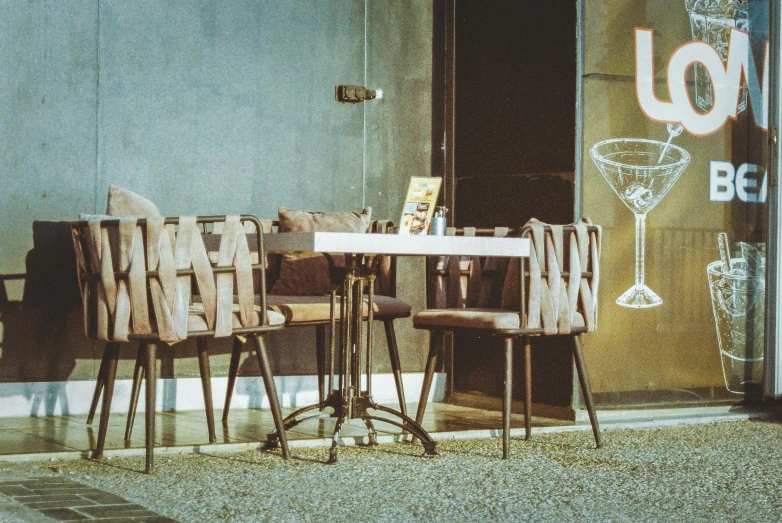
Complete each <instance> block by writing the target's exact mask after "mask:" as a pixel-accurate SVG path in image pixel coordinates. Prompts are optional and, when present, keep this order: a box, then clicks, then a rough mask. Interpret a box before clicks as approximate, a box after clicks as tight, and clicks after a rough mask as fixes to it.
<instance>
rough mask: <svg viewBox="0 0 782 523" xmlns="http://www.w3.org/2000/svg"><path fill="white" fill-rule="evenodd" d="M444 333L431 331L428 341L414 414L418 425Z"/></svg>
mask: <svg viewBox="0 0 782 523" xmlns="http://www.w3.org/2000/svg"><path fill="white" fill-rule="evenodd" d="M444 337H445V333H444V332H443V331H440V330H434V331H432V338H434V339H432V340H431V341H430V343H429V357H428V358H427V360H426V369H425V370H424V382H423V384H422V385H421V397H420V398H419V399H418V410H417V411H416V414H415V422H416V423H417V424H418V425H420V424H421V422H422V421H423V419H424V412H425V411H426V402H427V401H429V391H430V389H431V388H432V378H433V377H434V371H435V369H436V368H437V360H438V359H439V357H440V351H441V349H442V343H443V339H444Z"/></svg>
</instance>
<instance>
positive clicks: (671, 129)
mask: <svg viewBox="0 0 782 523" xmlns="http://www.w3.org/2000/svg"><path fill="white" fill-rule="evenodd" d="M666 127H667V128H668V141H667V142H665V147H663V150H662V152H661V153H660V157H659V158H658V159H657V163H658V164H659V163H660V162H661V161H663V156H665V152H666V151H667V150H668V147H669V146H670V145H671V140H673V139H674V138H675V137H677V136H679V135H680V134H682V131H684V127H682V126H681V125H679V124H676V125H673V124H670V123H669V124H668V125H666Z"/></svg>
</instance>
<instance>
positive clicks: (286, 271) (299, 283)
mask: <svg viewBox="0 0 782 523" xmlns="http://www.w3.org/2000/svg"><path fill="white" fill-rule="evenodd" d="M278 214H279V220H280V225H279V232H314V231H328V232H358V233H364V232H366V231H367V230H368V229H369V225H370V222H371V220H372V208H371V207H368V208H366V209H364V210H363V211H361V212H360V213H358V212H308V211H296V210H293V209H285V208H282V207H281V208H280V209H279V211H278ZM333 258H334V262H335V264H336V265H337V266H340V265H342V266H344V263H345V262H344V257H342V256H334V257H333ZM328 269H329V264H328V261H327V260H326V257H325V256H323V255H322V254H286V255H284V256H283V257H282V261H281V263H280V277H279V278H278V279H277V281H276V282H275V284H274V286H273V287H272V290H271V291H270V294H286V295H293V296H305V295H315V294H329V293H330V292H331V283H330V279H329V270H328Z"/></svg>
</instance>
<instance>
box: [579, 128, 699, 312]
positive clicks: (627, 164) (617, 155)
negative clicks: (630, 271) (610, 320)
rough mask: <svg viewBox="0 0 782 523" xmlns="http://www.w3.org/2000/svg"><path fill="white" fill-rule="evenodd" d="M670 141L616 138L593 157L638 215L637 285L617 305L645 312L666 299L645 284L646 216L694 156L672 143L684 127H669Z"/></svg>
mask: <svg viewBox="0 0 782 523" xmlns="http://www.w3.org/2000/svg"><path fill="white" fill-rule="evenodd" d="M669 131H670V132H671V136H670V137H669V139H668V142H667V143H666V142H658V141H656V140H645V139H640V138H615V139H611V140H605V141H602V142H599V143H596V144H595V145H594V146H592V149H591V151H590V154H591V156H592V161H594V162H595V165H597V167H598V169H600V173H601V174H602V175H603V178H605V180H606V181H607V182H608V184H609V185H610V186H611V188H612V189H613V190H614V192H615V193H616V195H617V196H619V198H620V199H621V200H622V201H623V202H624V204H625V205H626V206H627V207H628V208H629V209H630V210H631V211H633V214H634V215H635V283H634V284H633V285H632V286H631V287H630V288H629V289H627V291H626V292H625V293H624V294H622V295H621V296H619V298H617V300H616V303H617V305H622V306H624V307H632V308H637V309H643V308H647V307H654V306H655V305H660V304H661V303H662V299H661V298H660V297H659V296H658V295H657V294H656V293H655V292H654V291H652V290H651V289H650V288H649V287H648V286H647V285H646V283H645V282H644V265H645V262H644V256H645V244H646V214H647V213H648V212H649V211H651V210H652V209H653V208H654V206H655V205H657V203H658V202H659V201H660V200H661V199H662V198H663V196H665V194H666V193H667V192H668V191H669V190H670V189H671V187H673V184H674V183H676V180H678V179H679V176H681V174H682V172H683V171H684V169H685V168H686V167H687V164H689V163H690V154H689V153H688V152H687V151H685V150H684V149H682V148H681V147H678V146H676V145H673V144H671V143H670V141H671V138H672V137H673V136H675V135H676V134H679V133H680V132H681V128H680V127H678V128H671V127H669Z"/></svg>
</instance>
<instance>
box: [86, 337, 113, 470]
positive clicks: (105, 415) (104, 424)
mask: <svg viewBox="0 0 782 523" xmlns="http://www.w3.org/2000/svg"><path fill="white" fill-rule="evenodd" d="M106 352H107V353H108V359H107V361H106V375H105V383H104V386H103V388H104V391H103V405H102V406H101V410H100V424H99V428H98V443H97V445H95V450H94V451H93V453H92V457H93V458H100V457H101V456H103V444H104V443H105V442H106V431H107V430H108V427H109V413H110V412H111V399H112V397H113V396H114V380H115V379H116V377H117V361H118V360H119V343H108V344H106Z"/></svg>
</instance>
